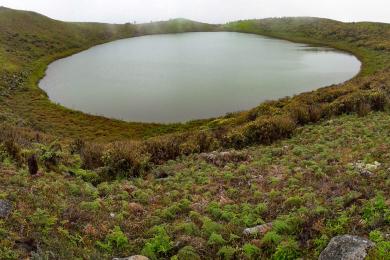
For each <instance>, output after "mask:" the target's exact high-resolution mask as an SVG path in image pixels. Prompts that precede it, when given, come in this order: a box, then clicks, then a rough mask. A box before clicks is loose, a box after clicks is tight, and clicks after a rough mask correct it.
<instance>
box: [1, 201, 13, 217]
mask: <svg viewBox="0 0 390 260" xmlns="http://www.w3.org/2000/svg"><path fill="white" fill-rule="evenodd" d="M11 211H12V204H11V202H10V201H8V200H0V218H6V217H8V215H9V214H10V213H11Z"/></svg>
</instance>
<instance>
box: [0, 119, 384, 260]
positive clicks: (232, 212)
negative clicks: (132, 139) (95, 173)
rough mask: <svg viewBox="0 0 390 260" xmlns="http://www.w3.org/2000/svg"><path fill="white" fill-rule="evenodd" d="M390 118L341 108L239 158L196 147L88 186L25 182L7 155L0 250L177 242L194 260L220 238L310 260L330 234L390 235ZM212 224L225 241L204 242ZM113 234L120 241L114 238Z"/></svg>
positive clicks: (108, 249)
mask: <svg viewBox="0 0 390 260" xmlns="http://www.w3.org/2000/svg"><path fill="white" fill-rule="evenodd" d="M389 122H390V114H389V113H387V112H375V113H371V114H369V115H368V116H366V117H363V118H362V117H357V116H356V115H349V116H341V117H338V118H335V119H332V120H327V121H323V122H321V123H320V124H316V125H308V126H305V127H303V128H300V129H299V130H298V131H297V134H296V135H295V136H294V137H293V138H291V139H289V140H285V141H280V142H277V143H275V144H273V145H271V146H255V147H251V148H249V149H246V150H243V151H242V154H245V155H248V156H249V158H250V159H248V160H245V161H243V162H241V163H232V162H230V163H229V162H228V164H227V165H226V166H222V167H217V166H215V165H214V164H211V163H208V162H206V161H204V160H203V159H201V158H200V157H199V156H197V155H194V156H190V157H186V158H183V159H179V160H177V161H175V162H174V161H171V162H169V163H168V164H165V165H163V166H161V167H159V169H158V170H157V171H164V172H166V173H168V175H169V177H168V178H166V179H157V178H156V177H154V175H153V174H151V175H148V177H147V178H136V179H131V180H122V181H115V182H109V183H107V182H103V183H101V184H99V185H98V186H97V187H94V186H92V185H91V184H89V183H88V182H84V181H83V180H82V179H81V178H74V177H71V176H69V175H64V174H59V173H55V172H52V173H46V174H45V175H44V176H41V177H37V178H31V177H29V174H28V173H27V172H26V170H25V169H23V168H21V169H19V170H18V169H16V168H15V167H14V166H13V165H14V164H13V163H12V161H10V159H9V158H8V157H5V158H3V159H4V164H3V166H1V172H2V174H1V175H0V187H1V192H0V198H7V199H11V200H12V201H13V203H14V205H15V211H14V213H13V214H12V215H11V216H10V217H9V219H7V220H6V221H0V239H1V242H0V258H2V257H4V256H5V255H7V253H6V252H8V254H9V256H10V259H12V257H11V256H13V257H16V256H18V255H19V254H20V255H25V254H27V253H28V252H26V250H24V249H23V248H22V246H23V245H24V244H23V243H20V242H19V244H18V243H15V241H24V243H28V241H27V242H26V240H28V239H29V238H34V241H33V242H31V243H32V244H33V245H35V246H36V245H39V248H40V251H39V253H38V254H39V255H40V256H41V257H42V256H45V255H48V254H54V255H55V256H57V257H59V258H60V259H74V258H75V257H82V258H83V259H106V258H107V259H109V258H110V257H112V256H126V255H131V254H139V253H141V252H142V253H143V254H148V256H150V257H153V254H154V253H155V254H156V257H158V258H165V259H169V257H170V256H173V255H175V254H177V253H178V250H179V249H181V248H183V247H184V246H192V247H193V248H194V251H195V252H196V253H197V254H199V255H200V256H201V257H202V259H215V256H216V255H217V254H218V252H219V250H220V249H221V248H223V247H224V246H228V249H229V250H230V251H234V252H235V255H236V257H238V258H239V259H243V258H244V257H245V255H249V249H248V248H247V247H248V245H246V246H244V245H245V244H248V243H249V244H252V245H254V246H256V247H257V248H260V249H261V250H259V249H256V248H255V249H254V256H253V257H254V258H256V257H261V259H267V258H271V256H272V255H274V257H276V256H277V255H278V254H279V256H280V254H282V253H285V254H287V255H289V256H291V257H295V256H304V257H305V259H313V258H314V257H315V256H317V255H318V254H319V252H321V250H322V249H323V248H324V246H325V245H326V244H327V242H328V241H329V239H330V238H331V237H332V236H335V235H338V234H345V233H349V234H355V235H361V236H369V235H370V234H371V238H372V239H373V238H374V237H375V234H389V232H390V229H389V227H390V225H389V224H390V222H389V221H390V219H389V217H390V208H389V207H390V205H389V201H388V198H389V196H390V190H389V185H390V178H389V176H390V175H389V170H388V169H389V167H390V164H389V159H390V155H389V153H388V150H389V149H390V139H389V137H390V128H389V127H388V126H389ZM36 149H38V150H39V149H41V148H36ZM3 156H4V153H3ZM66 158H67V159H66V160H65V161H66V163H62V164H61V166H60V168H61V170H60V171H57V172H67V171H68V172H69V170H71V171H72V172H75V173H76V174H78V175H79V176H84V178H85V179H88V178H90V177H86V176H87V174H86V172H85V171H82V170H80V169H77V167H78V166H77V162H78V160H79V159H78V156H71V157H69V155H67V156H66ZM358 161H362V162H364V163H374V162H375V161H378V162H380V163H381V166H380V167H378V168H377V169H375V170H371V171H372V173H373V174H372V175H370V176H364V175H362V174H361V173H360V172H359V171H358V169H357V168H354V167H353V166H352V165H353V163H356V162H358ZM386 199H387V201H386ZM111 213H113V214H112V215H111V216H110V214H111ZM264 222H274V228H273V231H272V232H269V233H268V234H269V235H267V236H262V235H260V236H256V235H254V236H244V235H242V231H243V229H244V228H245V227H251V226H254V225H256V224H261V223H264ZM115 226H118V227H120V230H121V231H118V230H117V231H116V232H114V230H115ZM161 228H163V230H165V231H166V232H167V234H165V233H164V232H165V231H161ZM156 229H158V230H159V231H156ZM373 231H375V232H373ZM122 232H123V233H122ZM156 232H157V234H160V235H156ZM213 232H215V233H216V234H220V235H221V236H222V239H223V240H220V239H217V240H216V241H214V240H212V239H210V236H211V234H212V233H213ZM123 236H125V237H127V238H128V241H126V239H125V240H124V241H123V243H120V242H118V243H117V242H115V241H116V239H119V241H122V240H121V238H123ZM153 237H155V239H154V240H153V239H152V240H150V239H151V238H153ZM156 237H157V238H156ZM387 239H388V238H387ZM219 240H220V241H219ZM148 241H149V242H151V243H152V245H153V247H152V249H150V248H149V247H147V246H145V245H146V244H147V242H148ZM210 241H213V242H210ZM377 241H380V238H377ZM278 245H280V246H278ZM389 246H390V245H389V242H387V244H386V242H379V244H378V250H379V251H378V252H372V253H371V254H372V259H385V251H384V250H388V249H389ZM160 247H161V248H160ZM65 248H66V249H65ZM158 248H160V249H161V250H162V252H160V253H157V251H158ZM164 248H166V251H165V249H164ZM245 248H246V249H245ZM386 248H387V249H386ZM225 250H226V248H225ZM380 250H382V253H380ZM287 251H288V252H287ZM245 252H246V253H245ZM182 253H183V252H182ZM188 257H189V256H188V255H187V256H182V258H179V259H192V258H188ZM381 257H383V258H381ZM194 259H196V258H194ZM226 259H229V258H226ZM247 259H250V258H247ZM277 259H279V258H277ZM281 259H282V258H281Z"/></svg>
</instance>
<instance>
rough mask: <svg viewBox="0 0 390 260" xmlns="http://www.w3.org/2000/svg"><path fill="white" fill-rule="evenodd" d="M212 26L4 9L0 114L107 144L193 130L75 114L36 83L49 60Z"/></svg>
mask: <svg viewBox="0 0 390 260" xmlns="http://www.w3.org/2000/svg"><path fill="white" fill-rule="evenodd" d="M212 28H213V26H211V25H207V24H201V23H196V22H191V21H188V20H183V19H177V20H171V21H168V22H157V23H152V24H141V25H132V24H125V25H109V24H98V23H65V22H60V21H55V20H52V19H49V18H47V17H44V16H41V15H39V14H36V13H32V12H24V11H15V10H11V9H6V8H0V43H1V44H0V60H2V61H4V62H5V63H4V65H3V66H2V67H1V69H0V91H1V92H0V96H1V99H0V102H2V105H1V110H0V115H1V116H2V117H3V118H4V119H7V120H8V121H13V122H17V123H18V124H19V125H26V126H28V127H33V128H34V129H37V130H42V131H45V132H47V133H51V134H55V135H58V136H65V137H85V138H86V139H93V140H99V139H104V140H105V141H107V140H118V139H123V138H140V137H142V136H144V135H145V133H146V135H155V134H161V133H164V132H172V131H177V130H178V129H187V128H191V127H192V126H193V125H197V124H198V123H197V122H192V123H189V124H187V125H179V124H172V125H167V126H164V125H157V124H142V123H126V122H123V121H119V120H108V119H106V118H103V117H98V116H89V115H85V114H83V113H79V112H75V111H72V110H69V109H66V108H63V107H60V106H58V105H55V104H52V103H51V102H49V100H48V99H47V97H46V96H45V93H44V92H43V91H41V90H40V89H39V88H38V87H37V81H38V80H39V79H40V78H41V77H42V76H43V75H44V70H45V68H46V66H47V64H48V63H49V62H51V61H53V60H55V59H58V58H61V57H64V56H67V55H70V54H72V53H76V52H79V51H81V50H83V49H86V48H89V47H91V46H93V45H96V44H100V43H104V42H107V41H112V40H115V39H120V38H126V37H133V36H138V35H145V34H156V33H176V32H183V31H209V30H211V29H212ZM14 75H15V76H14ZM14 77H16V78H14ZM64 125H65V126H66V127H64Z"/></svg>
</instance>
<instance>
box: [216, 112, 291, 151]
mask: <svg viewBox="0 0 390 260" xmlns="http://www.w3.org/2000/svg"><path fill="white" fill-rule="evenodd" d="M295 127H296V125H295V122H294V121H293V120H292V119H291V118H290V117H287V116H273V117H259V118H258V119H256V120H255V121H253V122H250V123H247V124H246V125H244V126H241V127H239V128H236V129H234V130H232V131H231V132H230V133H228V134H227V135H226V136H225V139H224V141H223V145H224V146H225V147H234V148H242V147H244V146H247V145H252V144H270V143H271V142H273V141H275V140H277V139H281V138H286V137H289V136H290V135H291V134H292V133H293V131H294V130H295Z"/></svg>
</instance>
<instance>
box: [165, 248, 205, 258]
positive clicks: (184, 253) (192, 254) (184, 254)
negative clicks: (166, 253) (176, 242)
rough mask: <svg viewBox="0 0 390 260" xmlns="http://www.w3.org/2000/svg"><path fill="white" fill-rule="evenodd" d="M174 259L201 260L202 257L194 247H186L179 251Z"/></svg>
mask: <svg viewBox="0 0 390 260" xmlns="http://www.w3.org/2000/svg"><path fill="white" fill-rule="evenodd" d="M172 259H177V260H200V259H201V258H200V256H199V255H198V254H197V253H196V251H195V249H194V248H193V247H192V246H185V247H183V248H181V249H180V250H179V252H178V253H177V255H176V256H175V257H173V258H172Z"/></svg>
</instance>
